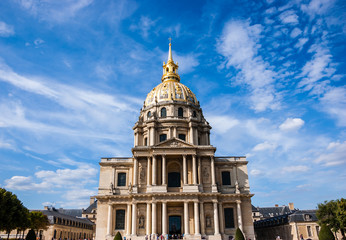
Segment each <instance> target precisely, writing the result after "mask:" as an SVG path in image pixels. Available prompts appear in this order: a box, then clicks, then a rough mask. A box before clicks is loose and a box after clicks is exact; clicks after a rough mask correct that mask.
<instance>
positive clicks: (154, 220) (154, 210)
mask: <svg viewBox="0 0 346 240" xmlns="http://www.w3.org/2000/svg"><path fill="white" fill-rule="evenodd" d="M151 214H152V216H151V224H152V225H151V234H152V235H153V236H156V224H157V223H156V202H153V203H152V211H151Z"/></svg>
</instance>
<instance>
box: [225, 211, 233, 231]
mask: <svg viewBox="0 0 346 240" xmlns="http://www.w3.org/2000/svg"><path fill="white" fill-rule="evenodd" d="M224 217H225V228H234V215H233V208H224Z"/></svg>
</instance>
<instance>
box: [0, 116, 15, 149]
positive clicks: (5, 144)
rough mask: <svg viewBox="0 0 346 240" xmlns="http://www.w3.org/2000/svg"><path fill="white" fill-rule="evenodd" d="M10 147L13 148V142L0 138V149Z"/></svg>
mask: <svg viewBox="0 0 346 240" xmlns="http://www.w3.org/2000/svg"><path fill="white" fill-rule="evenodd" d="M0 127H1V122H0ZM1 148H3V149H11V150H15V149H16V148H15V146H14V143H13V142H10V141H5V140H4V139H1V138H0V149H1Z"/></svg>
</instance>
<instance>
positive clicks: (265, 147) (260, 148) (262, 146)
mask: <svg viewBox="0 0 346 240" xmlns="http://www.w3.org/2000/svg"><path fill="white" fill-rule="evenodd" d="M276 148H277V144H275V143H269V142H263V143H259V144H257V145H256V146H255V147H254V148H253V149H252V151H265V150H270V151H273V150H275V149H276Z"/></svg>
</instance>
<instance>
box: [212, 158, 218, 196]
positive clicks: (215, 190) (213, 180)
mask: <svg viewBox="0 0 346 240" xmlns="http://www.w3.org/2000/svg"><path fill="white" fill-rule="evenodd" d="M210 159H211V161H210V162H211V163H210V165H211V188H212V189H211V191H212V192H217V187H216V181H215V160H214V156H211V157H210Z"/></svg>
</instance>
